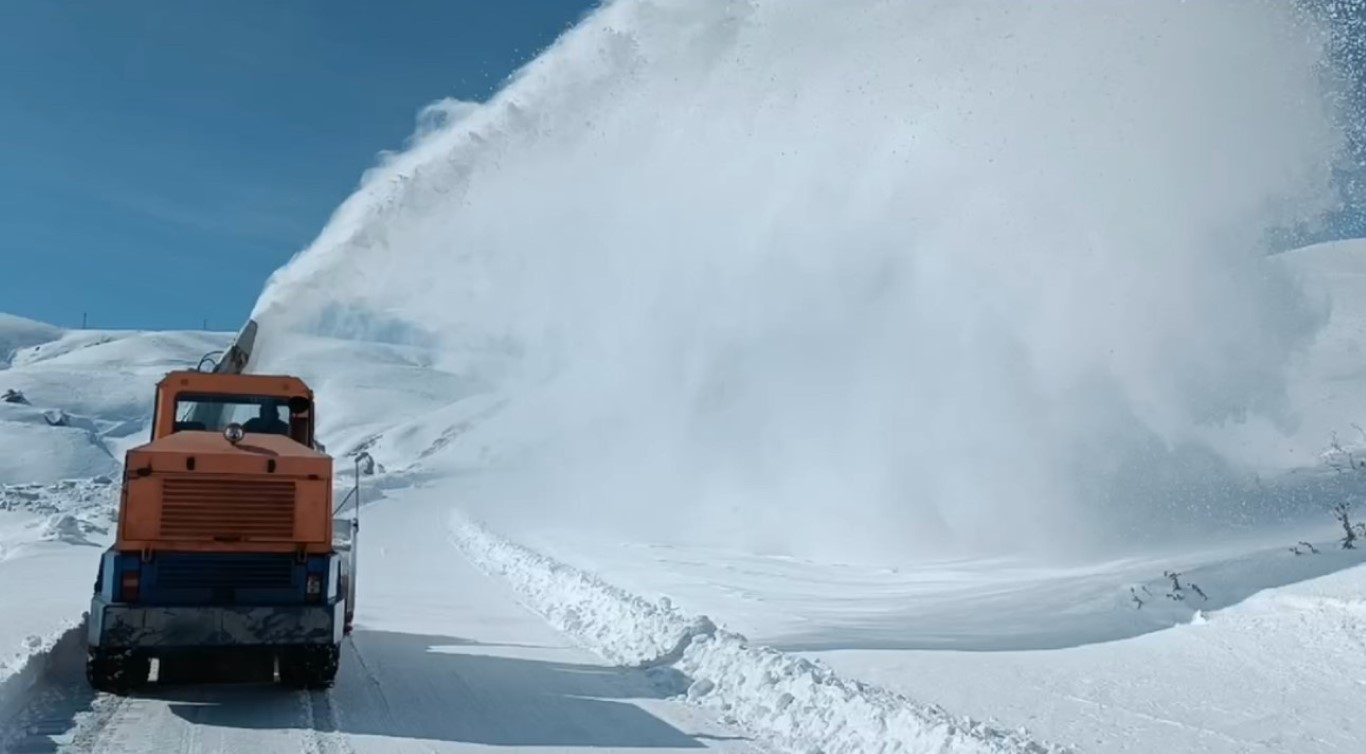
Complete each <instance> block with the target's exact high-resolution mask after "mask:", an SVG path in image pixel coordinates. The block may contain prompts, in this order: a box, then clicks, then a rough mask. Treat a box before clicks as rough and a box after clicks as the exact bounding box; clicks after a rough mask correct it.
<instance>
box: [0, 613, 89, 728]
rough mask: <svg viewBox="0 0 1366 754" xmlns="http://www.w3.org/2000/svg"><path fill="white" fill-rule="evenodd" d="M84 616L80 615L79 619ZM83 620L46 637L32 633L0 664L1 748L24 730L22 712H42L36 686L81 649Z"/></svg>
mask: <svg viewBox="0 0 1366 754" xmlns="http://www.w3.org/2000/svg"><path fill="white" fill-rule="evenodd" d="M83 621H84V618H82V622H83ZM81 629H82V623H81V622H78V623H75V624H68V625H67V626H66V627H64V628H63V629H62V630H61V631H59V632H56V633H54V634H52V635H51V636H48V637H46V638H44V637H39V636H31V637H29V638H28V640H27V641H26V642H25V643H24V647H23V650H22V651H21V652H20V654H19V655H18V657H17V658H15V659H13V660H10V661H8V662H5V663H3V664H0V752H7V751H9V745H10V744H12V743H14V742H15V741H16V740H17V739H18V738H20V737H21V736H23V735H24V734H25V733H26V732H27V726H26V725H25V721H24V720H21V719H20V716H21V714H23V713H24V712H25V710H28V711H29V712H30V713H32V712H34V711H37V712H41V710H42V704H43V702H45V701H47V700H44V699H39V698H37V695H36V694H35V692H36V690H37V689H39V688H40V687H41V685H42V681H43V679H44V678H45V677H46V676H47V675H48V673H49V671H50V670H51V669H52V668H53V667H55V666H56V665H58V664H69V663H71V662H72V661H73V658H76V656H77V655H79V654H80V653H81V652H82V651H83V647H84V636H83V632H82V630H81Z"/></svg>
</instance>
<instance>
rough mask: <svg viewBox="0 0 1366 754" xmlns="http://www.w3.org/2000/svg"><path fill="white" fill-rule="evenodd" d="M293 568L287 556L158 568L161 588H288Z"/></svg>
mask: <svg viewBox="0 0 1366 754" xmlns="http://www.w3.org/2000/svg"><path fill="white" fill-rule="evenodd" d="M292 573H293V565H292V563H291V562H290V559H289V558H288V557H284V558H252V559H250V560H228V559H221V558H220V559H214V560H205V559H195V560H171V559H167V560H163V561H162V562H160V563H159V564H158V566H157V587H158V588H160V589H221V588H232V589H288V588H290V586H291V585H292V581H291V575H292Z"/></svg>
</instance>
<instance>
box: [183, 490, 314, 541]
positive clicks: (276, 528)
mask: <svg viewBox="0 0 1366 754" xmlns="http://www.w3.org/2000/svg"><path fill="white" fill-rule="evenodd" d="M161 537H162V538H163V539H214V540H221V541H234V540H240V539H256V540H263V539H283V540H290V539H293V538H294V482H292V481H275V480H268V481H267V480H245V479H243V480H233V479H206V478H193V477H190V478H168V479H163V480H162V483H161Z"/></svg>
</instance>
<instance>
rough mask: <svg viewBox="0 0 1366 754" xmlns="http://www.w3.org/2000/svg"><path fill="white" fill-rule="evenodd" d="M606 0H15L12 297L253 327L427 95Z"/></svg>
mask: <svg viewBox="0 0 1366 754" xmlns="http://www.w3.org/2000/svg"><path fill="white" fill-rule="evenodd" d="M595 5H596V2H594V1H593V0H496V1H490V0H393V1H392V2H384V3H379V2H374V1H373V0H370V1H368V2H362V1H361V0H327V1H324V0H288V2H281V1H280V0H234V2H208V1H207V0H167V1H163V0H125V1H124V2H119V3H113V2H71V1H67V0H4V2H0V166H3V167H0V312H9V313H14V314H20V315H23V316H28V317H33V318H35V319H41V320H45V321H49V322H54V323H57V324H62V325H74V326H78V325H80V323H81V318H82V313H83V312H88V314H89V321H90V324H91V326H100V327H137V328H198V327H200V326H201V325H202V322H203V321H204V319H205V318H207V319H208V322H209V326H210V327H212V328H214V329H235V328H236V327H237V326H238V325H240V324H241V322H242V320H243V319H244V318H245V317H246V316H247V314H248V313H249V312H250V310H251V307H252V304H253V303H255V300H256V296H257V294H258V293H259V292H260V290H261V286H262V284H263V283H264V282H265V279H266V277H267V276H269V274H270V273H271V272H272V271H274V269H275V268H276V267H278V266H280V265H281V264H282V263H283V262H285V261H286V260H287V259H288V258H289V257H290V256H291V255H292V254H293V253H294V252H295V251H297V250H299V249H300V248H302V247H303V246H305V245H306V244H307V243H308V242H309V241H310V240H312V238H313V236H314V235H315V234H316V233H317V232H318V231H319V230H320V229H321V228H322V226H323V224H324V223H325V222H326V220H327V217H328V216H329V215H330V213H331V212H332V210H333V209H334V208H335V207H336V206H337V205H338V204H339V203H340V202H341V201H342V200H343V199H345V198H346V196H347V195H349V194H350V193H351V191H352V190H353V189H354V188H355V186H356V183H357V181H358V179H359V177H360V175H361V173H362V172H363V171H364V170H365V169H366V168H367V167H369V166H371V165H372V164H373V163H374V161H375V156H376V154H377V153H378V152H379V151H380V150H384V149H394V148H399V147H401V146H402V145H403V141H404V140H405V139H406V138H407V137H408V135H409V134H410V133H411V132H412V129H413V125H414V119H415V117H416V114H417V112H418V110H419V109H420V108H421V107H422V106H423V105H425V104H427V103H429V102H431V101H433V100H436V99H439V98H441V97H458V98H461V99H486V98H487V97H488V96H489V95H491V94H492V93H493V92H494V91H495V90H496V89H497V88H498V86H499V85H500V84H501V82H502V81H503V79H504V78H505V77H506V76H508V75H509V74H510V73H512V72H513V71H514V70H515V69H516V68H517V67H518V66H520V65H521V64H523V63H525V62H526V61H528V60H530V59H531V58H532V57H534V56H535V55H536V54H537V52H539V51H540V50H541V49H542V48H544V47H545V46H546V45H547V44H549V43H551V42H552V41H554V39H555V37H556V36H557V35H559V34H560V33H561V32H562V31H564V30H565V29H566V28H567V27H568V26H570V25H572V24H573V23H574V22H575V21H577V20H578V19H579V18H581V17H582V15H583V14H584V13H585V12H587V11H588V10H590V9H591V8H592V7H593V6H595ZM206 278H207V279H213V280H215V281H217V283H216V284H215V285H212V286H205V285H202V284H200V283H199V281H202V280H204V279H206Z"/></svg>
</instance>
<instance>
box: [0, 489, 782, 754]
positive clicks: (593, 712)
mask: <svg viewBox="0 0 1366 754" xmlns="http://www.w3.org/2000/svg"><path fill="white" fill-rule="evenodd" d="M448 509H449V504H448V503H444V502H442V501H439V500H433V499H427V498H424V497H422V496H421V495H404V496H402V497H397V498H392V499H388V500H383V501H380V502H378V503H376V504H374V505H372V506H367V508H366V509H365V511H364V517H363V520H362V529H361V542H360V545H361V547H360V579H359V582H358V589H359V598H358V603H359V605H360V607H359V610H358V614H357V626H356V630H355V633H354V634H353V635H352V637H351V639H350V641H349V642H348V644H347V646H346V647H345V651H344V652H343V658H342V669H341V673H340V674H339V677H338V679H337V683H336V685H335V686H334V687H333V688H332V689H330V690H328V691H326V692H299V691H291V690H287V689H283V688H280V687H275V686H271V685H268V684H261V683H237V684H213V685H205V684H176V683H171V682H168V683H166V684H162V685H157V684H154V685H153V686H151V687H149V688H147V689H145V690H144V691H141V692H139V693H138V694H136V695H134V696H131V697H114V696H107V695H97V694H94V693H92V692H91V691H89V690H88V688H87V687H86V685H85V681H84V678H83V677H82V673H83V664H82V663H83V651H84V650H83V647H82V646H81V644H80V642H79V641H78V640H77V641H69V642H66V643H65V644H64V645H63V646H60V647H59V648H58V649H57V651H56V652H55V654H54V663H53V666H52V668H51V670H50V671H49V672H48V673H47V674H46V676H45V677H44V678H43V679H42V681H41V683H40V684H39V687H38V688H36V689H35V690H34V693H33V694H32V695H31V697H30V698H31V700H32V701H31V702H30V704H29V706H28V708H27V709H26V711H25V713H24V715H23V718H24V719H25V724H26V725H27V726H28V728H27V731H26V732H25V733H23V734H22V736H21V739H20V742H19V743H18V745H17V747H12V749H11V751H12V752H13V754H33V753H35V752H73V753H78V754H87V753H88V754H151V753H152V752H156V753H157V754H162V753H164V752H225V753H227V752H244V753H245V752H253V753H254V752H290V754H294V753H295V752H308V753H310V754H328V753H333V752H337V753H341V752H355V753H356V754H370V753H371V752H374V753H375V754H379V753H380V752H384V753H386V754H387V753H388V752H399V753H403V752H424V753H430V752H438V753H441V754H445V753H446V752H474V751H494V750H496V751H499V752H508V751H538V752H546V751H556V752H560V751H564V752H578V751H592V752H627V751H650V752H671V751H678V752H684V751H696V750H701V749H714V750H719V751H729V752H759V751H763V749H761V748H759V747H757V746H755V745H753V744H751V743H750V742H748V741H746V740H744V739H743V738H741V737H737V736H736V735H735V734H734V732H732V731H727V730H725V729H723V728H721V727H718V725H716V724H715V723H713V722H710V721H709V719H708V717H707V716H706V715H705V713H702V712H701V711H699V710H695V709H694V708H691V707H688V706H686V705H682V704H679V703H676V702H670V701H665V699H664V697H665V696H666V695H670V694H673V693H676V692H678V691H679V690H680V687H679V680H678V679H676V678H670V677H668V676H667V675H665V676H662V677H661V676H659V675H656V676H654V677H650V676H647V675H646V674H645V673H643V672H640V671H633V670H622V669H618V668H613V667H609V666H607V665H604V664H603V662H602V661H601V660H600V659H599V658H597V657H596V656H595V655H592V654H590V653H587V652H585V651H583V650H580V649H577V648H575V647H573V646H571V645H569V644H568V643H567V642H566V640H565V639H564V638H563V637H562V636H561V635H559V634H558V633H556V632H555V631H553V630H552V629H550V628H549V627H548V626H546V625H545V624H544V623H543V622H542V621H541V620H540V618H539V617H537V616H536V615H534V614H532V613H531V612H529V611H527V610H526V609H524V608H523V607H521V606H520V605H519V604H517V602H516V601H515V600H514V599H513V597H512V595H511V592H510V591H509V590H508V589H507V588H506V587H505V586H504V585H503V584H501V583H499V582H497V581H494V580H491V579H489V578H488V577H486V576H484V575H483V574H482V573H480V572H478V571H476V570H475V569H474V568H473V567H472V566H470V565H469V564H468V563H467V562H466V561H465V560H464V558H463V557H462V556H461V555H460V553H459V552H458V551H457V550H456V549H455V548H454V547H453V546H452V545H451V544H450V542H449V540H448V535H447V527H446V521H447V519H448V516H447V511H448Z"/></svg>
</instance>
